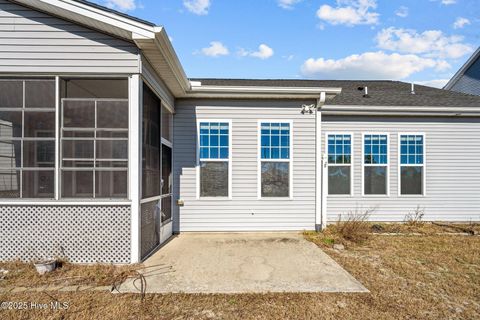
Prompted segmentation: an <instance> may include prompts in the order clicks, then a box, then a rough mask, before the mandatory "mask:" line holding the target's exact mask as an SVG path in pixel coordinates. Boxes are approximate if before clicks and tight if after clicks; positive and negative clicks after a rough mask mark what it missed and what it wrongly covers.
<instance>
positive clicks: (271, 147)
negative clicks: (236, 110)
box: [260, 121, 292, 198]
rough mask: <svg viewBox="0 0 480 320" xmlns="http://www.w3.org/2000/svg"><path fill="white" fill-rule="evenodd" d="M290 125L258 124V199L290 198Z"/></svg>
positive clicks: (285, 123) (279, 123)
mask: <svg viewBox="0 0 480 320" xmlns="http://www.w3.org/2000/svg"><path fill="white" fill-rule="evenodd" d="M291 145H292V143H291V123H289V122H263V121H262V122H261V123H260V175H261V179H260V197H261V198H271V197H277V198H278V197H281V198H284V197H291V195H292V193H291V187H290V186H291V153H292V151H291Z"/></svg>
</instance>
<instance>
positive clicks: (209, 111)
mask: <svg viewBox="0 0 480 320" xmlns="http://www.w3.org/2000/svg"><path fill="white" fill-rule="evenodd" d="M304 103H308V104H311V103H314V101H285V100H277V101H261V100H217V101H212V100H180V101H177V103H176V115H175V117H174V137H175V148H174V160H173V162H174V169H173V172H174V199H183V200H184V202H185V205H184V206H182V207H178V206H174V230H175V231H182V232H183V231H260V230H265V231H268V230H272V231H274V230H304V229H308V230H312V229H314V228H315V178H314V177H315V116H314V115H310V114H305V115H303V114H301V112H300V111H301V106H302V104H304ZM197 119H223V120H228V119H231V121H232V128H231V135H232V161H233V162H232V199H231V200H206V199H200V200H197V199H196V139H197V138H196V135H197ZM261 119H264V120H291V121H292V122H293V127H292V131H291V132H292V137H293V199H286V200H283V199H282V200H264V199H262V200H259V199H258V198H257V182H258V180H257V179H258V176H257V173H258V162H257V159H258V158H257V157H258V149H257V148H258V120H261Z"/></svg>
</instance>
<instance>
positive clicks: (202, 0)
mask: <svg viewBox="0 0 480 320" xmlns="http://www.w3.org/2000/svg"><path fill="white" fill-rule="evenodd" d="M183 5H184V6H185V8H187V10H188V11H190V12H191V13H194V14H196V15H199V16H203V15H207V14H208V9H209V8H210V5H211V2H210V0H183Z"/></svg>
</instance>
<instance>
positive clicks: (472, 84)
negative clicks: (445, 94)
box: [444, 48, 480, 96]
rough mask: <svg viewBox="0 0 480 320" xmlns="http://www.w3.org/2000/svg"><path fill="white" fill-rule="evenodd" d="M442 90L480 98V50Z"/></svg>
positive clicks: (479, 49)
mask: <svg viewBox="0 0 480 320" xmlns="http://www.w3.org/2000/svg"><path fill="white" fill-rule="evenodd" d="M444 89H445V90H452V91H456V92H463V93H468V94H474V95H477V96H480V48H478V49H477V50H476V51H475V52H474V54H473V55H472V56H471V57H470V59H468V60H467V62H465V64H464V65H463V66H462V67H461V68H460V70H458V71H457V73H456V74H455V75H454V76H453V78H452V79H450V81H449V82H448V83H447V84H446V85H445V87H444Z"/></svg>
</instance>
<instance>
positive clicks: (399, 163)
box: [397, 132, 427, 198]
mask: <svg viewBox="0 0 480 320" xmlns="http://www.w3.org/2000/svg"><path fill="white" fill-rule="evenodd" d="M405 135H417V136H423V164H402V163H401V160H402V159H401V158H402V153H401V143H400V137H401V136H405ZM397 145H398V146H397V152H398V161H397V162H398V163H397V164H398V169H397V170H398V173H397V176H398V177H397V181H398V196H399V197H401V198H423V197H426V196H427V135H426V134H425V132H399V133H398V136H397ZM402 167H423V170H422V173H423V177H422V179H423V184H422V194H402V184H401V183H402V177H401V176H402V170H401V168H402Z"/></svg>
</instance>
